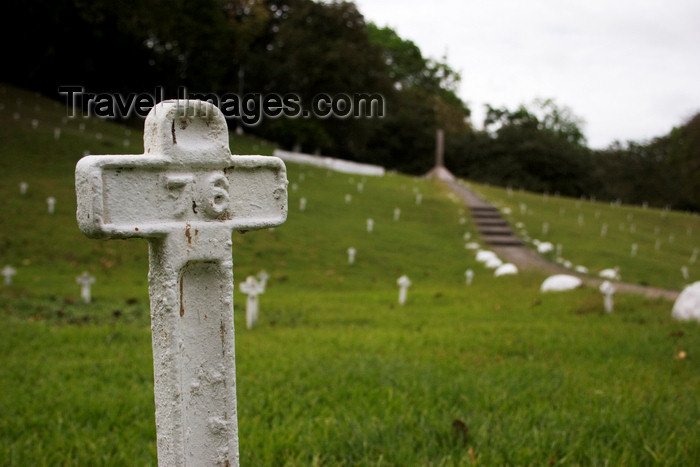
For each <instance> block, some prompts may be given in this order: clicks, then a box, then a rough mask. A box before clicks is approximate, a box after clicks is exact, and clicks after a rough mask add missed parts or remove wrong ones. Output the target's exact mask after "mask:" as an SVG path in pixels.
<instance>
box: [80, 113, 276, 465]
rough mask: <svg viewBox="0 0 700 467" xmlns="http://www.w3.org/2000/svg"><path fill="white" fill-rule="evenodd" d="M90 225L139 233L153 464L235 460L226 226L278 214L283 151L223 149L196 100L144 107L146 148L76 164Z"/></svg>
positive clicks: (83, 216) (223, 129)
mask: <svg viewBox="0 0 700 467" xmlns="http://www.w3.org/2000/svg"><path fill="white" fill-rule="evenodd" d="M75 178H76V192H77V199H78V212H77V218H78V224H79V226H80V229H81V230H82V231H83V233H85V234H86V235H87V236H88V237H92V238H132V237H145V238H147V239H148V245H149V274H148V280H149V294H150V302H151V330H152V340H153V366H154V375H155V381H154V382H155V387H154V391H155V404H156V428H157V438H158V440H157V441H158V443H157V444H158V464H159V465H161V466H189V465H192V466H200V465H221V466H230V465H235V466H237V465H238V426H237V413H236V376H235V362H234V333H233V271H232V266H233V262H232V258H231V245H232V243H231V233H232V231H233V230H237V231H247V230H252V229H261V228H266V227H272V226H276V225H279V224H281V223H283V222H284V221H285V220H286V217H287V176H286V168H285V166H284V163H283V162H282V160H281V159H279V158H276V157H266V156H232V155H231V152H230V150H229V146H228V128H227V125H226V121H225V119H224V117H223V115H222V114H221V112H220V111H219V109H217V108H216V107H215V106H213V105H211V104H209V103H205V102H201V101H183V100H181V101H166V102H162V103H160V104H158V105H157V106H155V107H154V108H153V109H152V110H151V112H150V113H149V115H148V117H147V118H146V122H145V128H144V154H142V155H128V156H86V157H84V158H82V159H81V160H80V161H79V162H78V165H77V166H76V172H75Z"/></svg>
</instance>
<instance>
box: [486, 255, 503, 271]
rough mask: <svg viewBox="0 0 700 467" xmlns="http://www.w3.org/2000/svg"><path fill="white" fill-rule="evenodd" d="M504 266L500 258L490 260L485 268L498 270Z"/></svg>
mask: <svg viewBox="0 0 700 467" xmlns="http://www.w3.org/2000/svg"><path fill="white" fill-rule="evenodd" d="M502 265H503V261H501V258H498V257H495V258H489V259H487V260H486V262H485V263H484V266H486V267H487V268H489V269H497V268H499V267H500V266H502Z"/></svg>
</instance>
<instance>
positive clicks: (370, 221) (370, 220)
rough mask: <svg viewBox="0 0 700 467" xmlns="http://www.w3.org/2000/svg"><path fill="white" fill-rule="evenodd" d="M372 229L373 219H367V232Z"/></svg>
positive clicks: (370, 231)
mask: <svg viewBox="0 0 700 467" xmlns="http://www.w3.org/2000/svg"><path fill="white" fill-rule="evenodd" d="M373 230H374V219H367V232H369V233H372V231H373Z"/></svg>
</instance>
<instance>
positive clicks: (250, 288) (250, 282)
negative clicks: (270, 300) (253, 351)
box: [238, 276, 265, 329]
mask: <svg viewBox="0 0 700 467" xmlns="http://www.w3.org/2000/svg"><path fill="white" fill-rule="evenodd" d="M238 288H239V289H240V290H241V292H243V293H244V294H246V295H247V296H248V297H247V298H246V306H245V323H246V327H247V328H248V329H253V326H255V324H256V323H257V322H258V295H260V294H261V293H263V292H264V291H265V287H263V285H262V284H261V283H260V282H258V281H257V280H256V279H255V277H253V276H248V277H247V278H246V280H245V282H243V283H242V284H241V285H240V286H239V287H238Z"/></svg>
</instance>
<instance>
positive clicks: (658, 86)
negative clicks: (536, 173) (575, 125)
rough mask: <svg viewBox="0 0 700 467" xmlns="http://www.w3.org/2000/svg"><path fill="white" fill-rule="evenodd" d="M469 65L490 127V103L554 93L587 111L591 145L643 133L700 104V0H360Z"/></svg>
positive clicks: (466, 77) (381, 19)
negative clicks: (488, 113)
mask: <svg viewBox="0 0 700 467" xmlns="http://www.w3.org/2000/svg"><path fill="white" fill-rule="evenodd" d="M355 4H356V5H357V6H358V9H359V10H360V12H361V13H362V14H363V15H364V16H365V19H366V20H367V21H372V22H374V23H376V24H377V25H378V26H389V27H391V28H393V29H394V30H395V31H396V32H397V33H398V34H399V35H400V36H401V37H402V38H403V39H408V40H411V41H413V42H414V43H415V44H416V45H417V46H418V47H419V48H420V49H421V51H422V52H423V55H424V56H426V57H433V58H438V59H440V58H442V56H443V55H445V54H447V63H448V64H449V65H450V66H451V67H452V68H454V69H456V70H457V71H459V72H460V73H461V75H462V84H461V87H460V90H459V95H460V97H461V98H462V99H463V100H464V101H465V102H467V103H468V105H469V107H470V108H471V110H472V119H473V123H474V125H475V126H476V127H479V128H480V127H481V124H482V122H483V116H484V104H487V103H488V104H490V105H492V106H494V107H502V106H506V107H508V108H509V109H514V108H516V107H517V106H518V105H520V104H526V105H529V104H531V103H532V101H533V100H534V99H535V98H538V97H540V98H553V99H554V101H555V103H556V104H557V105H559V106H567V107H569V108H570V109H571V110H572V112H573V113H574V115H576V116H578V117H580V118H582V119H583V120H584V121H585V124H584V125H583V128H582V129H583V131H584V134H585V135H586V138H587V139H588V144H589V146H590V147H592V148H604V147H606V146H608V145H609V144H610V143H612V142H613V141H614V140H619V141H627V140H633V141H637V142H643V141H646V140H648V139H651V138H653V137H655V136H662V135H664V134H666V133H668V132H669V131H670V130H671V128H673V127H674V126H678V125H681V124H682V123H684V122H685V120H687V119H688V118H689V117H691V116H692V115H694V114H695V113H696V112H699V111H700V1H698V0H429V1H425V0H422V1H419V0H355Z"/></svg>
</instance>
